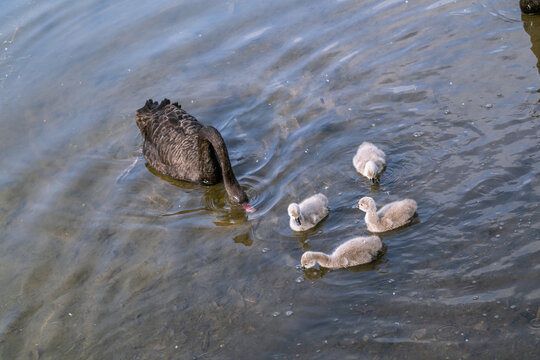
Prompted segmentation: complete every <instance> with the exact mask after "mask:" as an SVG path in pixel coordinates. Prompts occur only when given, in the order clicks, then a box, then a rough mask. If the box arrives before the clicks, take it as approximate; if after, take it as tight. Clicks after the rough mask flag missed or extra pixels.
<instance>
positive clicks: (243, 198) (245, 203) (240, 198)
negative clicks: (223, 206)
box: [229, 188, 255, 213]
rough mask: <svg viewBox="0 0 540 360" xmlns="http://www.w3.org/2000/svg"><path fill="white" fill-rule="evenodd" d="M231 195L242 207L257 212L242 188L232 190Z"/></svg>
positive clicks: (250, 211)
mask: <svg viewBox="0 0 540 360" xmlns="http://www.w3.org/2000/svg"><path fill="white" fill-rule="evenodd" d="M229 197H230V198H231V199H232V200H233V201H234V202H237V203H238V204H240V206H241V207H243V208H244V210H246V211H247V212H249V213H253V212H255V208H254V207H252V206H251V205H249V198H248V197H247V195H246V193H245V192H244V190H242V189H240V188H239V189H234V190H230V192H229Z"/></svg>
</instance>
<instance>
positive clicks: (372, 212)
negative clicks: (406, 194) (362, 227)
mask: <svg viewBox="0 0 540 360" xmlns="http://www.w3.org/2000/svg"><path fill="white" fill-rule="evenodd" d="M358 208H359V209H360V210H362V211H365V213H366V217H365V221H366V225H367V228H368V230H369V231H371V232H384V231H388V230H392V229H395V228H398V227H400V226H403V225H405V224H407V223H408V222H410V221H411V218H412V217H413V216H414V213H415V212H416V201H414V200H412V199H405V200H400V201H394V202H391V203H389V204H386V205H384V206H383V207H382V208H381V209H380V210H379V211H377V206H376V205H375V200H373V199H372V198H370V197H368V196H366V197H363V198H361V199H360V201H358Z"/></svg>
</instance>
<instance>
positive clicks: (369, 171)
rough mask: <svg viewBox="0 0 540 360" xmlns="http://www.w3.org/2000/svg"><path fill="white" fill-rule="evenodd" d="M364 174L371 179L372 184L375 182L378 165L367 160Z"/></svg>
mask: <svg viewBox="0 0 540 360" xmlns="http://www.w3.org/2000/svg"><path fill="white" fill-rule="evenodd" d="M364 172H365V174H366V176H367V177H368V178H369V179H370V180H371V183H372V184H375V176H377V173H378V172H379V167H378V166H377V164H375V163H374V162H373V161H368V162H367V163H366V166H365V168H364Z"/></svg>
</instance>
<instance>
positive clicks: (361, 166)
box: [353, 141, 386, 184]
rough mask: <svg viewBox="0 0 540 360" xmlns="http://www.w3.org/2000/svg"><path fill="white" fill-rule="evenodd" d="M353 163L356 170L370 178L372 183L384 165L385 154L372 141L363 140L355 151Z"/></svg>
mask: <svg viewBox="0 0 540 360" xmlns="http://www.w3.org/2000/svg"><path fill="white" fill-rule="evenodd" d="M353 165H354V167H355V168H356V171H358V172H359V173H360V174H362V175H364V176H365V177H367V178H368V179H370V180H371V183H372V184H375V178H376V177H377V175H379V174H380V173H381V172H382V171H383V169H384V166H385V165H386V155H385V154H384V152H383V151H382V150H381V149H379V148H378V147H376V146H375V145H373V144H372V143H370V142H367V141H364V142H363V143H362V144H361V145H360V146H359V147H358V150H357V151H356V155H355V156H354V158H353Z"/></svg>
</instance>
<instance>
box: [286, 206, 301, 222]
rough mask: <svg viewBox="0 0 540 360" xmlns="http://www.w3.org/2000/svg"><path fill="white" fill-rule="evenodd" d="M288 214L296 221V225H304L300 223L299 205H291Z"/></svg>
mask: <svg viewBox="0 0 540 360" xmlns="http://www.w3.org/2000/svg"><path fill="white" fill-rule="evenodd" d="M287 212H288V213H289V216H290V217H292V218H293V219H294V221H296V225H298V226H300V225H302V222H301V221H300V206H298V204H297V203H291V204H289V207H288V208H287Z"/></svg>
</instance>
